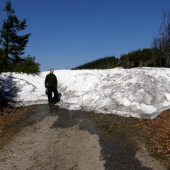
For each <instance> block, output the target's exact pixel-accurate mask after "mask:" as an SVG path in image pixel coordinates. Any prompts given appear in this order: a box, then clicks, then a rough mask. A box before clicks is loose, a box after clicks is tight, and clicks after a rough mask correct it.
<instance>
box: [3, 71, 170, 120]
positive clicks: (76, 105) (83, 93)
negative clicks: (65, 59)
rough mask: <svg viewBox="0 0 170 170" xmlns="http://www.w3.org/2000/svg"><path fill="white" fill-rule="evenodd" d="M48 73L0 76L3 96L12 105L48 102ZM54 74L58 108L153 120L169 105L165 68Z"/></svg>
mask: <svg viewBox="0 0 170 170" xmlns="http://www.w3.org/2000/svg"><path fill="white" fill-rule="evenodd" d="M48 73H49V72H41V73H40V74H39V75H38V76H37V75H36V76H32V75H27V74H17V73H2V74H1V75H0V80H1V85H2V89H3V91H4V96H5V97H6V98H11V97H12V96H13V97H12V103H11V104H13V103H15V105H16V106H23V105H24V106H26V105H32V104H42V103H47V96H46V95H45V87H44V80H45V76H46V75H47V74H48ZM54 74H55V75H56V76H57V79H58V91H59V93H61V101H60V102H59V103H58V104H57V105H59V106H60V107H64V108H68V109H83V110H87V111H94V112H98V113H104V114H118V115H122V116H126V117H128V116H132V117H137V118H145V119H153V118H155V117H156V116H157V115H158V114H159V113H160V112H161V111H163V110H165V109H167V108H169V106H170V69H168V68H134V69H122V68H115V69H109V70H59V71H58V70H56V71H54Z"/></svg>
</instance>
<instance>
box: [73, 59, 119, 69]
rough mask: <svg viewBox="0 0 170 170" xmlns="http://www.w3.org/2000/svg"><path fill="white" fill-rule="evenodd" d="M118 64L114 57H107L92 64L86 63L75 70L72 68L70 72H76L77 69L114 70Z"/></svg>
mask: <svg viewBox="0 0 170 170" xmlns="http://www.w3.org/2000/svg"><path fill="white" fill-rule="evenodd" d="M118 62H119V59H118V58H115V56H107V57H104V58H101V59H98V60H95V61H92V62H88V63H86V64H83V65H80V66H78V67H76V68H72V70H78V69H108V68H114V67H116V66H117V64H118Z"/></svg>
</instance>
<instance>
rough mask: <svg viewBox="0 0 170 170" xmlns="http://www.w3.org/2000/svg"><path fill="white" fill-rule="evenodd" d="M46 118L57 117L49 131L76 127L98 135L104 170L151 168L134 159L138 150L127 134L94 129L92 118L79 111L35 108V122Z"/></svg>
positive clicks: (46, 106) (146, 169) (45, 106)
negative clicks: (122, 134)
mask: <svg viewBox="0 0 170 170" xmlns="http://www.w3.org/2000/svg"><path fill="white" fill-rule="evenodd" d="M46 116H57V117H58V119H57V121H55V122H54V123H53V124H52V126H51V129H54V128H56V129H57V128H62V129H63V128H71V127H73V126H75V125H78V127H79V130H80V131H88V132H89V133H91V134H96V135H98V136H99V144H100V146H101V159H103V160H105V165H104V166H105V169H106V170H151V168H147V167H144V166H142V165H141V162H140V161H139V160H137V159H136V158H135V155H136V152H137V150H138V148H137V144H136V143H135V141H134V140H133V139H130V138H129V137H128V134H127V135H126V136H119V135H116V134H114V135H112V136H110V135H108V134H106V133H105V132H104V131H102V130H100V129H98V128H96V127H95V123H94V120H93V118H90V117H89V116H88V115H87V113H85V112H83V111H80V110H77V111H70V110H66V109H61V108H59V107H58V106H52V107H49V106H48V105H39V106H36V107H35V110H34V115H33V117H34V120H35V121H40V120H42V119H44V118H45V117H46Z"/></svg>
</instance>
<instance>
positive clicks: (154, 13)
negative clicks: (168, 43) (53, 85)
mask: <svg viewBox="0 0 170 170" xmlns="http://www.w3.org/2000/svg"><path fill="white" fill-rule="evenodd" d="M11 3H12V6H13V8H14V10H15V13H16V15H17V16H18V18H19V19H20V20H23V19H26V21H27V28H26V30H25V31H23V32H21V33H22V34H25V33H32V35H31V36H30V39H29V42H28V44H27V47H26V49H25V56H27V55H28V54H30V55H31V56H35V58H36V61H37V62H39V63H40V64H41V71H47V70H49V69H50V68H51V67H52V68H54V69H55V70H57V69H71V68H73V67H76V66H78V65H81V64H84V63H86V62H90V61H92V60H96V59H99V58H102V57H105V56H113V55H114V56H115V57H117V58H119V57H120V55H121V54H127V53H128V52H130V51H133V50H137V49H139V48H140V49H143V48H150V47H151V44H152V41H153V38H154V37H156V36H158V34H159V31H158V30H159V27H160V24H161V22H162V21H163V19H162V15H163V11H165V12H166V13H167V14H168V13H169V12H170V1H169V0H116V1H115V0H11ZM5 4H6V0H0V21H1V22H2V21H3V19H4V18H5V17H6V13H5V12H3V11H2V10H3V8H4V6H5Z"/></svg>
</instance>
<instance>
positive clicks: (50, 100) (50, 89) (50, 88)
mask: <svg viewBox="0 0 170 170" xmlns="http://www.w3.org/2000/svg"><path fill="white" fill-rule="evenodd" d="M52 92H53V93H54V97H53V98H52ZM48 102H49V104H50V103H56V102H58V91H57V87H55V86H48Z"/></svg>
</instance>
